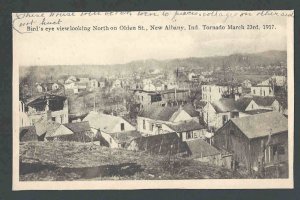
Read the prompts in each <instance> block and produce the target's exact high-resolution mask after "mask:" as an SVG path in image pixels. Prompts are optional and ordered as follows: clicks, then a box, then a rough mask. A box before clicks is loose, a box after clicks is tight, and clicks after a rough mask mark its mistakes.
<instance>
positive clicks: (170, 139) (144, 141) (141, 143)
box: [132, 133, 186, 154]
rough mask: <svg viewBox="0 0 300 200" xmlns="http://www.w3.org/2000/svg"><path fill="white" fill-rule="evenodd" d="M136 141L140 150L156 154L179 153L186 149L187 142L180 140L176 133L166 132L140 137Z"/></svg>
mask: <svg viewBox="0 0 300 200" xmlns="http://www.w3.org/2000/svg"><path fill="white" fill-rule="evenodd" d="M132 142H135V143H136V144H137V146H138V149H139V150H140V151H148V152H151V153H156V154H168V153H171V154H177V153H181V152H185V151H186V147H185V144H184V143H183V142H182V141H181V140H180V138H179V137H178V135H177V134H176V133H166V134H159V135H152V136H148V137H139V138H136V139H134V140H132Z"/></svg>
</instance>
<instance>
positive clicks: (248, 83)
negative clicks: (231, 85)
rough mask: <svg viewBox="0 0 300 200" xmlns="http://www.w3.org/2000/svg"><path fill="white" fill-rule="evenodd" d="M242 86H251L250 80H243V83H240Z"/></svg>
mask: <svg viewBox="0 0 300 200" xmlns="http://www.w3.org/2000/svg"><path fill="white" fill-rule="evenodd" d="M242 86H243V87H244V88H251V86H252V84H251V81H250V80H248V79H247V80H244V81H243V83H242Z"/></svg>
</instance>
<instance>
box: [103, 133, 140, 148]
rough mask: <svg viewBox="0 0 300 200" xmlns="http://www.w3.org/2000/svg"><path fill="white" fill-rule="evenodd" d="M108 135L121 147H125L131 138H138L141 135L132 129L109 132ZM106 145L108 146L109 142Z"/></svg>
mask: <svg viewBox="0 0 300 200" xmlns="http://www.w3.org/2000/svg"><path fill="white" fill-rule="evenodd" d="M110 136H111V137H112V138H113V140H114V142H115V143H116V146H118V147H122V148H127V147H128V145H129V144H130V142H131V141H132V140H133V139H135V138H139V137H141V136H142V135H141V133H139V132H138V131H135V130H134V131H126V132H123V133H122V134H120V133H111V134H110ZM105 141H106V140H105ZM104 143H107V142H104ZM104 145H105V144H104ZM106 146H109V144H108V145H106Z"/></svg>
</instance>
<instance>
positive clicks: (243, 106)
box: [235, 97, 252, 111]
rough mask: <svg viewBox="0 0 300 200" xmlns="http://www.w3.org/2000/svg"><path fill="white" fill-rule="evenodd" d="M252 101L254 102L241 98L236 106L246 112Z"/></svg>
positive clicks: (250, 99)
mask: <svg viewBox="0 0 300 200" xmlns="http://www.w3.org/2000/svg"><path fill="white" fill-rule="evenodd" d="M251 101H252V98H248V97H242V98H239V99H238V100H237V101H236V102H235V106H236V108H237V109H238V110H240V111H244V110H245V109H246V108H247V107H248V105H249V103H250V102H251Z"/></svg>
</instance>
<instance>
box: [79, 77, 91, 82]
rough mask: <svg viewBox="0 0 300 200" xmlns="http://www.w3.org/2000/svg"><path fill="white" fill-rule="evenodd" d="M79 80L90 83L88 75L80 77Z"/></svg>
mask: <svg viewBox="0 0 300 200" xmlns="http://www.w3.org/2000/svg"><path fill="white" fill-rule="evenodd" d="M79 82H81V83H88V82H90V78H89V77H88V76H82V77H79Z"/></svg>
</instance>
